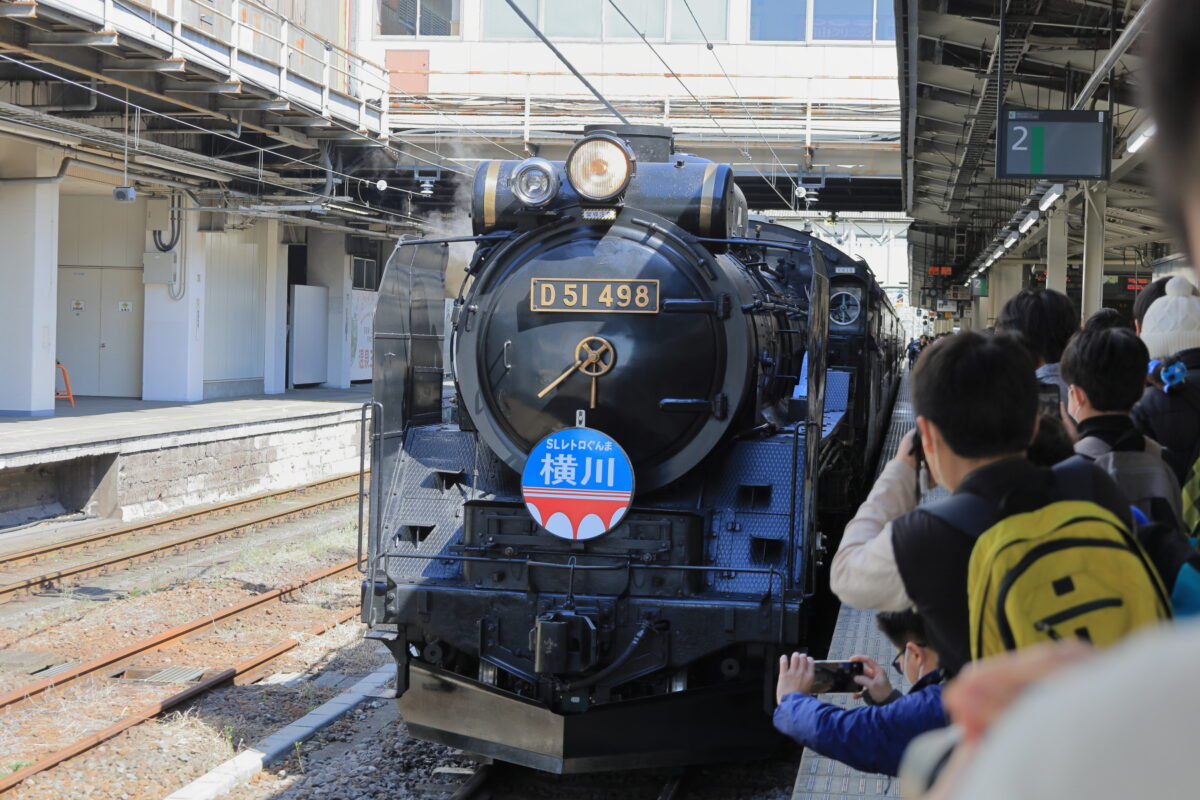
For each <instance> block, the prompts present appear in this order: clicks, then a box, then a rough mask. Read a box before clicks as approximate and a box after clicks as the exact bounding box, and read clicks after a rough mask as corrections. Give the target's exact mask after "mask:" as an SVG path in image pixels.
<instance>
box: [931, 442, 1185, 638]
mask: <svg viewBox="0 0 1200 800" xmlns="http://www.w3.org/2000/svg"><path fill="white" fill-rule="evenodd" d="M1092 469H1094V467H1092V466H1091V465H1090V464H1088V463H1087V462H1086V461H1084V460H1083V459H1078V458H1073V459H1069V460H1067V461H1065V462H1063V463H1062V464H1059V465H1057V466H1056V467H1054V469H1053V473H1054V477H1055V482H1056V483H1057V485H1058V488H1059V496H1060V498H1061V499H1059V500H1056V501H1054V502H1051V503H1049V504H1048V505H1045V506H1043V507H1042V508H1039V509H1037V510H1036V511H1030V512H1027V513H1023V514H1014V515H1012V516H1009V517H1005V518H1004V519H1000V520H997V516H998V512H997V509H996V508H995V506H994V505H992V504H991V503H989V502H988V501H986V500H984V499H983V498H982V497H979V496H977V495H972V494H956V495H953V496H951V497H949V498H947V499H946V500H943V501H941V502H939V503H935V504H932V505H930V506H927V507H926V508H925V509H923V510H925V511H927V512H928V513H930V514H933V515H934V516H935V517H938V518H939V519H942V520H944V521H945V522H947V523H949V524H950V525H952V526H953V527H955V528H958V529H959V530H961V531H963V532H964V533H967V534H968V535H973V536H975V537H976V541H975V546H974V549H972V551H971V560H970V565H969V567H968V573H967V601H968V606H969V611H970V620H971V642H970V644H971V657H972V658H973V659H980V658H986V657H987V656H991V655H995V654H996V653H1001V652H1003V651H1005V650H1015V649H1017V648H1019V647H1027V646H1029V645H1031V644H1036V643H1038V642H1046V641H1052V640H1057V639H1067V638H1071V637H1076V638H1082V639H1086V640H1087V641H1089V642H1091V643H1093V644H1095V645H1097V646H1105V645H1109V644H1112V643H1114V642H1116V641H1117V640H1119V639H1121V638H1122V637H1124V636H1125V635H1127V634H1128V633H1130V632H1132V631H1134V630H1136V629H1137V628H1140V627H1142V626H1144V625H1151V624H1154V623H1157V622H1160V621H1162V620H1166V619H1170V617H1171V605H1170V600H1169V599H1168V597H1167V592H1166V589H1165V588H1164V587H1163V583H1162V580H1161V579H1160V578H1159V576H1158V572H1157V570H1155V568H1154V565H1153V564H1151V562H1150V559H1149V557H1148V556H1147V555H1146V553H1145V551H1144V550H1143V549H1142V547H1141V545H1140V544H1139V543H1138V542H1137V540H1136V539H1135V538H1134V537H1133V535H1132V534H1131V532H1130V531H1129V529H1128V528H1127V527H1126V526H1125V524H1124V523H1123V522H1122V521H1121V520H1120V519H1119V518H1117V517H1116V516H1114V515H1113V513H1112V512H1110V511H1109V510H1108V509H1106V508H1103V507H1102V506H1100V505H1099V504H1097V503H1096V502H1094V501H1093V500H1092V499H1091V497H1092V496H1093V495H1092V492H1091V485H1092V476H1091V474H1090V471H1091V470H1092Z"/></svg>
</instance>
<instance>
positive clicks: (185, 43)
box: [162, 6, 519, 194]
mask: <svg viewBox="0 0 1200 800" xmlns="http://www.w3.org/2000/svg"><path fill="white" fill-rule="evenodd" d="M264 8H266V6H264ZM267 10H269V9H267ZM162 32H163V33H165V34H167V36H169V37H170V38H171V39H172V40H174V41H175V42H177V43H179V44H181V45H183V46H185V47H188V48H190V49H191V50H193V51H195V52H196V53H198V54H199V55H200V56H201V57H202V58H204V59H206V60H209V61H213V62H214V63H218V62H215V60H214V59H213V58H212V54H211V53H207V52H205V51H204V50H201V49H200V48H199V47H198V46H197V45H196V44H195V42H191V41H188V40H187V39H184V38H182V37H180V36H177V35H175V32H174V31H172V30H170V29H169V28H167V29H162ZM301 52H303V51H301ZM304 55H306V56H307V57H309V58H312V56H308V54H307V53H305V54H304ZM289 102H292V103H295V105H297V106H299V107H300V108H302V109H304V110H305V111H308V112H309V113H310V114H313V115H315V116H323V115H322V114H321V113H320V112H318V111H314V110H313V109H311V108H309V107H307V106H305V105H304V104H303V103H300V102H297V101H294V100H291V101H289ZM325 118H326V119H328V120H329V121H330V122H332V123H333V124H334V125H337V126H338V127H341V128H342V129H344V130H346V131H349V132H351V133H354V134H357V135H358V136H361V137H362V138H363V139H366V140H368V141H370V142H372V143H373V144H376V143H377V142H376V141H375V140H374V139H371V138H370V137H368V136H365V135H363V134H362V133H361V132H359V131H356V130H354V129H353V128H350V127H348V126H345V125H341V124H340V123H338V122H337V120H334V119H331V118H329V117H325ZM201 130H204V131H207V129H205V128H201ZM210 132H211V131H210ZM388 137H389V138H391V133H390V132H389V134H388ZM396 139H397V140H398V141H400V142H402V143H403V144H405V145H408V146H410V147H416V148H418V149H420V150H424V151H425V152H426V153H430V154H431V155H435V156H437V157H438V158H441V159H444V160H448V161H454V162H455V163H458V164H462V165H463V166H464V167H469V165H468V164H466V163H464V162H462V161H459V160H458V159H456V158H451V157H450V156H445V155H442V154H441V153H439V152H437V151H436V150H430V149H429V148H428V147H422V146H421V145H419V144H416V143H415V142H409V141H407V140H405V139H401V138H400V137H396ZM509 152H512V151H511V150H510V151H509ZM408 155H411V156H412V157H413V158H414V159H416V160H418V161H422V162H424V163H426V164H430V165H431V166H436V167H441V166H442V165H441V164H437V163H435V162H432V161H429V160H427V159H423V158H420V157H418V156H416V155H414V154H412V153H409V154H408ZM514 155H515V154H514ZM518 157H519V156H518ZM450 171H451V172H457V170H450ZM457 174H460V175H464V176H467V177H469V175H468V173H465V172H463V173H457ZM403 191H407V190H403ZM409 194H418V193H417V192H409Z"/></svg>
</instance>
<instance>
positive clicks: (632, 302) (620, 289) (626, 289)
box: [529, 278, 658, 314]
mask: <svg viewBox="0 0 1200 800" xmlns="http://www.w3.org/2000/svg"><path fill="white" fill-rule="evenodd" d="M529 308H530V310H531V311H562V312H570V311H610V312H618V313H623V314H657V313H658V281H651V280H604V279H602V278H531V279H530V281H529Z"/></svg>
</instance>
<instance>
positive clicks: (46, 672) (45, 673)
mask: <svg viewBox="0 0 1200 800" xmlns="http://www.w3.org/2000/svg"><path fill="white" fill-rule="evenodd" d="M80 663H82V662H79V661H65V662H63V663H62V664H55V665H54V666H53V667H46V668H45V669H43V670H40V671H38V672H34V673H32V675H33V676H34V677H37V678H51V677H53V676H55V675H59V674H61V673H63V672H66V671H67V670H69V669H74V668H75V667H77V666H79V665H80Z"/></svg>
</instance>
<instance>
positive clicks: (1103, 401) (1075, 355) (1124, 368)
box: [1058, 328, 1150, 413]
mask: <svg viewBox="0 0 1200 800" xmlns="http://www.w3.org/2000/svg"><path fill="white" fill-rule="evenodd" d="M1149 363H1150V351H1149V350H1147V349H1146V344H1145V343H1144V342H1143V341H1142V340H1141V339H1139V338H1138V336H1137V334H1136V333H1134V332H1133V331H1131V330H1126V329H1124V328H1109V329H1107V330H1099V331H1088V330H1085V331H1081V332H1079V333H1077V334H1076V335H1075V336H1074V337H1073V338H1072V339H1071V342H1070V344H1068V345H1067V349H1066V351H1064V352H1063V357H1062V361H1061V362H1059V367H1058V371H1059V375H1061V376H1062V379H1063V380H1064V381H1066V382H1067V383H1071V384H1074V385H1076V386H1078V387H1079V388H1080V389H1083V391H1084V392H1085V393H1086V394H1087V396H1088V401H1089V402H1090V403H1091V404H1092V408H1094V409H1096V410H1097V411H1112V412H1122V413H1123V412H1128V411H1129V409H1131V408H1133V406H1134V404H1135V403H1137V401H1138V400H1140V399H1141V397H1142V390H1143V389H1145V388H1146V365H1147V364H1149Z"/></svg>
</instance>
